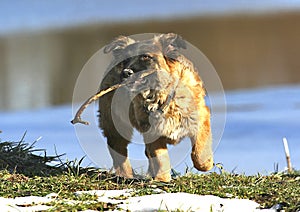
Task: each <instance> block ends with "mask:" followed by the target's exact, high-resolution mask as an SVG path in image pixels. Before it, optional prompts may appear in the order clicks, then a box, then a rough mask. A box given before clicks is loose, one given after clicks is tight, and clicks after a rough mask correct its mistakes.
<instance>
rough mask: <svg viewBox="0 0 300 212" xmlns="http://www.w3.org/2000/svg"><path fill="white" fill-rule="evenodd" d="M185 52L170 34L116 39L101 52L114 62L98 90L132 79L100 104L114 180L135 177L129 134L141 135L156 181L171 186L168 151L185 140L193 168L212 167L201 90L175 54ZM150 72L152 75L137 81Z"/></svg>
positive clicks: (180, 56) (191, 68) (190, 68)
mask: <svg viewBox="0 0 300 212" xmlns="http://www.w3.org/2000/svg"><path fill="white" fill-rule="evenodd" d="M185 48H186V42H185V41H184V40H183V39H182V38H181V37H180V36H178V35H176V34H173V33H168V34H159V35H155V36H154V37H153V38H151V39H149V40H143V41H136V40H133V39H131V38H129V37H125V36H120V37H118V38H116V39H115V40H113V41H112V42H111V43H110V44H108V45H107V46H106V47H105V48H104V53H110V52H111V53H112V55H113V60H112V62H111V64H110V66H109V67H108V69H107V72H106V75H105V77H104V78H103V80H102V82H101V85H100V89H106V88H109V87H110V86H112V85H115V84H118V83H122V82H124V81H125V80H129V79H132V77H135V79H136V80H135V81H134V82H133V83H130V84H128V85H127V86H125V87H123V89H119V90H117V91H113V92H111V93H108V94H107V95H105V96H103V97H101V98H100V101H99V112H100V114H99V122H100V127H101V128H102V130H103V134H104V136H105V137H106V138H107V144H108V147H109V151H110V154H111V157H112V159H113V166H114V169H115V171H116V174H117V175H119V176H123V177H126V178H132V177H133V171H132V168H131V165H130V161H129V158H128V152H127V146H128V144H129V143H130V140H131V137H132V133H133V128H136V129H137V130H138V131H139V132H141V133H142V134H143V137H144V143H145V146H146V147H145V154H146V156H147V158H148V159H149V169H148V172H149V174H150V175H151V176H152V177H154V179H155V180H159V181H165V182H168V181H170V180H171V176H170V169H171V165H170V160H169V156H168V150H167V145H168V144H177V143H179V142H180V141H181V140H182V139H183V138H184V137H189V138H190V139H191V143H192V153H191V158H192V161H193V163H194V167H195V168H196V169H198V170H200V171H208V170H210V169H211V168H212V167H213V153H212V135H211V126H210V111H209V109H208V107H207V106H206V104H205V100H204V96H205V89H204V87H203V82H202V81H201V78H200V77H199V75H198V73H197V71H196V69H195V67H194V66H193V64H192V62H191V61H189V60H188V59H187V58H186V57H185V56H183V54H181V53H180V52H179V50H180V49H185ZM149 70H155V72H153V73H151V74H149V75H148V76H146V77H139V76H140V75H139V74H140V73H143V72H145V71H149Z"/></svg>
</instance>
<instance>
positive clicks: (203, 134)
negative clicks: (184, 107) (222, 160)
mask: <svg viewBox="0 0 300 212" xmlns="http://www.w3.org/2000/svg"><path fill="white" fill-rule="evenodd" d="M201 112H202V113H201V118H200V120H201V124H200V126H199V129H198V132H197V135H195V136H192V137H191V142H192V153H191V157H192V161H193V163H194V167H195V168H196V169H198V170H199V171H208V170H210V169H212V167H213V163H214V162H213V152H212V135H211V126H210V112H209V109H208V108H207V107H205V109H204V110H203V111H201Z"/></svg>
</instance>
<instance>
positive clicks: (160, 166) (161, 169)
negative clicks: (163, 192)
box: [145, 137, 171, 182]
mask: <svg viewBox="0 0 300 212" xmlns="http://www.w3.org/2000/svg"><path fill="white" fill-rule="evenodd" d="M145 143H146V151H145V153H146V156H147V157H148V160H149V169H148V172H149V174H150V175H151V176H152V177H154V180H157V181H163V182H169V181H170V180H171V175H170V169H171V165H170V158H169V154H168V149H167V142H166V140H165V138H162V137H161V138H159V139H157V140H155V141H154V142H150V143H147V141H145Z"/></svg>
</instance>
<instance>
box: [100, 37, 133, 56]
mask: <svg viewBox="0 0 300 212" xmlns="http://www.w3.org/2000/svg"><path fill="white" fill-rule="evenodd" d="M133 43H135V40H133V39H131V38H129V37H126V36H119V37H117V38H115V39H114V40H113V41H112V42H111V43H110V44H108V45H106V46H105V47H104V50H103V52H104V53H105V54H108V53H110V52H112V53H113V54H114V55H117V54H118V53H119V52H120V50H122V49H124V48H125V47H126V46H128V45H130V44H133Z"/></svg>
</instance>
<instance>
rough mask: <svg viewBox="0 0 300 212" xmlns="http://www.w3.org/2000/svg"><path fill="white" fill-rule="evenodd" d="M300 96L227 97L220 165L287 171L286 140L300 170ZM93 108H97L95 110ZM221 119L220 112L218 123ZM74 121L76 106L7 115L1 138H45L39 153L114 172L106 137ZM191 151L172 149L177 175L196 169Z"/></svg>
mask: <svg viewBox="0 0 300 212" xmlns="http://www.w3.org/2000/svg"><path fill="white" fill-rule="evenodd" d="M299 94H300V86H298V85H289V86H280V87H269V88H259V89H252V90H251V89H250V90H237V91H228V92H226V99H227V110H228V112H227V120H226V127H225V130H224V134H223V137H222V139H221V141H220V144H219V145H218V146H217V147H216V148H215V152H214V154H215V162H216V163H221V164H223V167H224V169H225V170H227V171H230V172H231V171H233V172H235V173H245V174H247V175H253V174H257V173H260V174H269V173H271V172H273V171H275V168H274V167H275V166H276V164H278V169H279V171H282V170H284V169H285V167H286V161H285V154H284V147H283V144H282V138H283V137H286V138H287V140H288V144H289V149H290V154H291V162H292V165H293V167H294V168H296V169H300V148H299V147H300V143H299V141H300V132H299V129H300V122H299V118H300V97H299ZM89 109H92V110H93V109H95V108H93V107H92V106H90V107H89ZM92 115H95V113H92ZM219 115H221V114H219V112H218V111H215V113H214V114H213V118H214V117H218V116H219ZM72 118H73V117H72V106H71V105H64V106H59V107H51V108H43V109H36V110H30V111H18V112H4V111H2V112H0V120H1V122H0V130H2V133H1V134H0V138H1V140H2V141H18V140H20V138H21V137H22V135H23V134H24V132H25V131H27V134H26V136H25V141H26V142H29V143H32V142H33V141H35V140H37V139H39V141H38V142H37V143H36V144H35V146H36V148H43V149H46V150H47V153H48V155H53V154H56V152H57V153H58V154H61V153H66V156H65V159H66V158H67V159H69V160H73V159H75V158H77V159H80V158H81V157H83V156H84V155H86V153H87V154H88V157H87V158H86V159H85V160H84V163H83V165H94V163H92V162H95V163H96V164H97V165H98V166H100V167H101V168H111V167H112V162H111V158H110V156H109V154H108V151H107V147H106V143H105V139H104V138H103V137H101V136H100V135H101V132H100V130H99V129H98V128H97V126H83V125H81V126H76V130H75V128H74V126H73V125H72V124H71V123H70V120H72ZM94 118H95V117H94ZM213 127H214V126H213ZM78 128H80V129H78ZM99 138H100V139H99ZM140 139H141V137H140V135H139V134H135V135H134V142H133V143H132V144H131V145H130V147H129V157H130V159H131V161H132V164H133V167H134V169H135V170H136V171H138V172H145V171H146V170H147V160H146V157H145V156H144V145H142V142H141V141H140ZM78 140H79V141H78ZM190 150H191V147H190V142H189V141H188V140H184V141H183V142H181V143H180V144H179V145H177V146H172V147H170V150H169V151H170V157H171V162H172V166H173V168H174V169H175V170H176V171H180V172H181V173H184V172H185V169H186V168H187V167H192V163H191V160H190V157H189V155H190ZM215 170H216V171H217V168H216V169H215Z"/></svg>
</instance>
